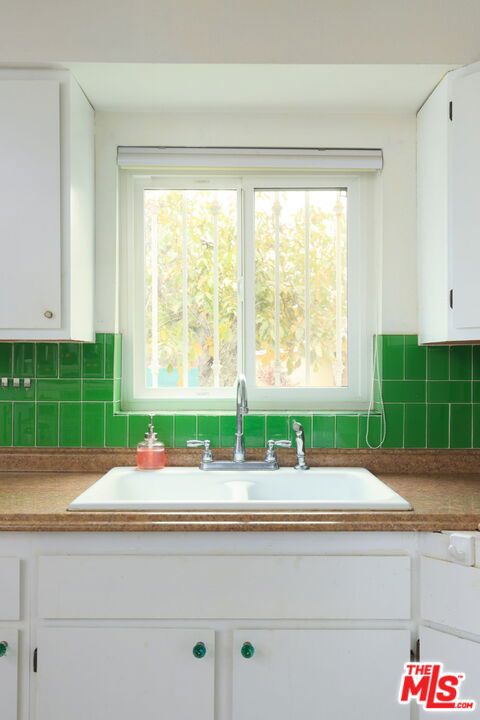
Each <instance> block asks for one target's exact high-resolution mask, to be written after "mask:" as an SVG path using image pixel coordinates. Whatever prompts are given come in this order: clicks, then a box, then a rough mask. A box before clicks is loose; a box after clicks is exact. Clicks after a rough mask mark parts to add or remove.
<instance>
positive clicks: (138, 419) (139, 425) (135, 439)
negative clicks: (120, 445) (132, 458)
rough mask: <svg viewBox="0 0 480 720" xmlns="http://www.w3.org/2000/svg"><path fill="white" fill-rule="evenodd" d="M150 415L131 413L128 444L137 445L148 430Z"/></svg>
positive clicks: (130, 445)
mask: <svg viewBox="0 0 480 720" xmlns="http://www.w3.org/2000/svg"><path fill="white" fill-rule="evenodd" d="M149 422H150V417H149V416H148V415H129V417H128V445H129V447H136V446H137V445H138V443H139V442H142V440H143V439H144V437H145V433H146V432H148V424H149Z"/></svg>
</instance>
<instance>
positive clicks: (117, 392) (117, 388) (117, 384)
mask: <svg viewBox="0 0 480 720" xmlns="http://www.w3.org/2000/svg"><path fill="white" fill-rule="evenodd" d="M121 398H122V381H121V380H119V379H118V378H116V379H115V380H114V381H113V402H120V400H121Z"/></svg>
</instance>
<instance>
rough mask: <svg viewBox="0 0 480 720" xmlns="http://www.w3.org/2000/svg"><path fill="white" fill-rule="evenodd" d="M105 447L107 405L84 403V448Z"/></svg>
mask: <svg viewBox="0 0 480 720" xmlns="http://www.w3.org/2000/svg"><path fill="white" fill-rule="evenodd" d="M104 446H105V404H104V403H94V402H90V403H83V406H82V447H104Z"/></svg>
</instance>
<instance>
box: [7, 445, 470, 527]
mask: <svg viewBox="0 0 480 720" xmlns="http://www.w3.org/2000/svg"><path fill="white" fill-rule="evenodd" d="M82 458H83V460H82ZM196 458H197V455H195V454H191V455H189V456H188V460H189V461H190V462H189V464H193V463H194V462H196ZM439 458H440V459H439ZM180 459H181V460H182V462H181V463H180V462H179V460H180ZM132 460H133V456H132V454H131V453H130V454H129V451H118V452H117V451H108V452H104V453H101V452H99V451H94V452H93V453H92V452H83V451H80V452H75V453H74V452H73V451H70V452H62V451H56V452H52V451H50V452H45V451H43V452H42V451H24V452H23V453H22V452H20V451H11V452H6V451H2V452H0V468H1V470H0V532H1V531H25V532H35V531H71V532H75V531H80V532H93V531H136V532H139V531H143V532H149V531H215V532H217V531H351V530H362V531H372V530H379V531H434V530H478V529H479V527H480V472H477V471H476V470H477V467H479V465H478V461H479V460H480V453H478V451H470V452H467V453H452V452H451V453H448V454H447V453H445V452H444V453H440V454H439V453H434V452H431V451H418V452H415V451H400V452H399V451H390V452H389V451H381V452H380V453H379V452H377V453H372V452H369V451H356V452H354V451H351V452H348V451H347V452H345V451H336V452H335V451H329V452H327V451H323V452H317V453H311V455H310V462H312V464H316V465H357V466H358V465H363V466H365V467H369V469H371V470H372V471H373V472H376V473H377V474H378V476H379V477H380V478H381V479H382V480H383V481H384V482H386V483H387V484H388V485H390V486H391V487H392V488H393V489H394V490H395V491H396V492H398V493H399V494H400V495H402V496H403V497H404V498H406V499H407V500H409V502H410V503H411V504H412V505H413V508H414V509H413V511H410V512H378V511H377V512H352V511H350V512H321V511H318V512H312V511H308V512H304V511H295V512H283V511H277V512H251V513H246V512H211V513H208V512H201V513H199V512H177V511H173V512H164V513H148V512H130V513H125V512H105V513H102V512H91V513H88V512H76V513H69V512H67V510H66V508H67V506H68V505H69V503H70V502H71V501H72V500H73V499H74V498H75V497H77V496H78V495H79V494H80V493H82V492H83V491H84V490H86V488H87V487H89V486H90V485H91V484H92V483H94V482H95V481H96V480H98V478H99V477H100V476H101V475H102V474H103V472H105V470H106V469H108V467H112V466H114V465H123V464H132ZM171 460H172V464H177V465H178V464H184V463H185V464H187V463H186V462H185V453H183V454H181V453H178V454H175V453H173V454H172V457H171ZM290 460H291V458H290V456H289V455H288V454H287V455H285V464H290ZM92 465H95V467H98V470H97V471H96V472H92V469H93V467H92ZM82 466H85V470H87V471H86V472H82V471H80V467H82ZM415 466H416V467H418V472H414V471H413V467H415ZM67 467H68V468H71V469H72V470H73V469H74V468H75V471H71V472H66V471H65V470H66V468H67ZM26 468H28V469H29V470H30V469H31V470H32V471H27V470H26ZM440 468H441V469H442V470H443V472H441V473H439V472H438V470H439V469H440ZM35 469H37V470H39V471H33V470H35ZM432 470H433V471H434V472H432Z"/></svg>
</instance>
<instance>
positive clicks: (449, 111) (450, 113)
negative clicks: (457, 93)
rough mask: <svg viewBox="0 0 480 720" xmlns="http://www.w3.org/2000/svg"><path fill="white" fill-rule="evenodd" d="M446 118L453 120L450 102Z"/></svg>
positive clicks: (451, 103)
mask: <svg viewBox="0 0 480 720" xmlns="http://www.w3.org/2000/svg"><path fill="white" fill-rule="evenodd" d="M448 117H449V118H450V120H453V102H452V101H451V100H450V102H449V103H448Z"/></svg>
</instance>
